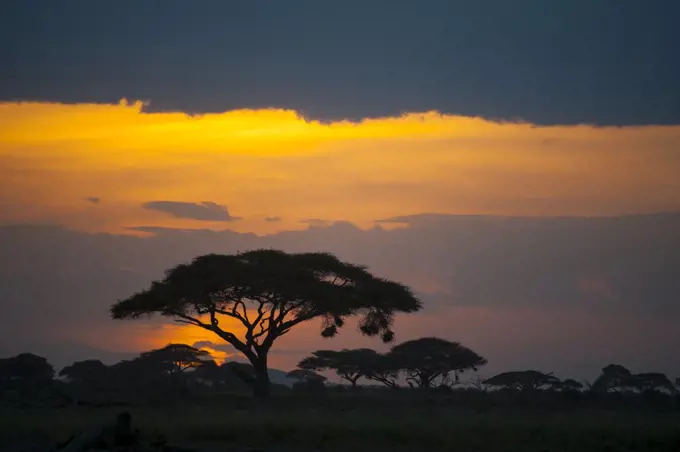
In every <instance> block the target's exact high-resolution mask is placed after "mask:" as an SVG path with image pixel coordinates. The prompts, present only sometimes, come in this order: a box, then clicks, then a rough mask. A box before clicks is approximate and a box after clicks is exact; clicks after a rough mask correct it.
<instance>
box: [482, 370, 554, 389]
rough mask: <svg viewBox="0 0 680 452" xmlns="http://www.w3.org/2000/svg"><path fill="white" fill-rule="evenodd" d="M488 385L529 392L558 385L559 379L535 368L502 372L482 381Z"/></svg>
mask: <svg viewBox="0 0 680 452" xmlns="http://www.w3.org/2000/svg"><path fill="white" fill-rule="evenodd" d="M484 383H485V384H487V385H489V386H496V387H501V388H506V389H512V390H515V391H521V392H530V391H535V390H538V389H542V388H546V387H554V386H557V387H559V385H560V383H561V382H560V379H559V378H557V377H555V376H554V375H551V374H545V373H543V372H539V371H537V370H519V371H511V372H503V373H500V374H498V375H495V376H493V377H491V378H489V379H487V380H485V381H484Z"/></svg>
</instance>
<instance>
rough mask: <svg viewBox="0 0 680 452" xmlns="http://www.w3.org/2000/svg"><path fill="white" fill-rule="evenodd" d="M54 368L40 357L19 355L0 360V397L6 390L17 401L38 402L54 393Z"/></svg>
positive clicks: (26, 354) (25, 354) (27, 354)
mask: <svg viewBox="0 0 680 452" xmlns="http://www.w3.org/2000/svg"><path fill="white" fill-rule="evenodd" d="M53 378H54V368H53V367H52V365H51V364H50V363H49V362H48V361H47V359H45V358H43V357H42V356H38V355H34V354H32V353H21V354H19V355H17V356H13V357H11V358H3V359H0V395H2V393H4V392H5V391H6V390H8V391H9V393H13V394H15V395H17V396H19V399H21V400H23V401H26V400H34V401H36V400H39V399H41V398H44V397H47V396H49V395H51V394H53V392H54V387H55V385H54V381H53Z"/></svg>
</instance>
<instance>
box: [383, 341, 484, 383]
mask: <svg viewBox="0 0 680 452" xmlns="http://www.w3.org/2000/svg"><path fill="white" fill-rule="evenodd" d="M388 355H389V356H390V358H391V359H392V360H393V361H394V362H395V363H396V364H397V365H398V368H399V369H401V370H402V371H403V372H404V373H405V374H406V381H407V382H409V383H411V384H413V385H416V386H418V387H420V388H431V387H433V385H435V383H436V382H437V381H439V385H444V386H451V385H452V384H454V383H457V382H458V373H460V372H464V371H465V370H467V369H473V370H477V368H478V367H480V366H483V365H484V364H486V359H484V358H483V357H481V356H479V355H478V354H477V353H475V352H473V351H472V350H470V349H469V348H467V347H464V346H463V345H461V344H459V343H458V342H450V341H447V340H445V339H440V338H436V337H423V338H420V339H414V340H411V341H406V342H403V343H401V344H399V345H396V346H394V347H392V350H390V352H389V353H388ZM451 373H453V374H454V375H455V381H453V382H452V381H450V379H449V375H450V374H451Z"/></svg>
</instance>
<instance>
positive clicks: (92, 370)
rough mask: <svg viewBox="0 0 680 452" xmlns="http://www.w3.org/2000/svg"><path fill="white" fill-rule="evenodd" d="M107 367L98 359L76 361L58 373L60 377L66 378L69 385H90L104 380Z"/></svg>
mask: <svg viewBox="0 0 680 452" xmlns="http://www.w3.org/2000/svg"><path fill="white" fill-rule="evenodd" d="M107 370H108V367H107V366H106V364H104V363H103V362H101V361H100V360H98V359H87V360H85V361H76V362H74V363H73V364H71V365H70V366H66V367H64V368H63V369H61V371H60V372H59V376H60V377H66V378H68V380H69V382H70V383H75V384H79V385H87V386H89V385H92V384H93V383H99V382H101V381H103V380H104V379H105V378H106V375H107Z"/></svg>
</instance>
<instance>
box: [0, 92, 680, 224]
mask: <svg viewBox="0 0 680 452" xmlns="http://www.w3.org/2000/svg"><path fill="white" fill-rule="evenodd" d="M678 149H680V127H677V126H672V127H671V126H664V127H661V126H650V127H592V126H588V125H581V126H554V127H535V126H533V125H532V124H526V123H510V122H509V123H502V122H492V121H487V120H484V119H481V118H469V117H460V116H450V115H441V114H438V113H436V112H426V113H413V114H406V115H403V116H400V117H393V118H378V119H370V120H365V121H362V122H360V123H351V122H347V121H343V122H337V123H331V124H322V123H319V122H314V121H311V122H310V121H305V120H304V119H302V118H301V117H300V116H299V115H298V114H296V113H295V112H293V111H287V110H275V109H268V110H238V111H230V112H225V113H220V114H206V115H203V116H197V117H190V116H187V115H185V114H181V113H143V112H142V104H141V103H140V102H135V103H127V102H121V103H120V104H118V105H94V104H82V105H60V104H49V103H4V104H0V193H2V194H1V195H0V221H2V222H50V223H59V224H64V225H67V226H70V227H73V228H77V229H82V230H88V231H109V232H121V231H125V230H126V228H129V227H135V226H166V227H183V228H188V227H207V228H223V227H224V225H223V224H221V223H219V222H214V223H211V222H200V224H199V223H197V222H196V221H193V220H191V219H181V218H172V217H169V216H167V215H163V214H162V213H160V212H153V211H149V210H145V209H143V208H142V205H143V204H144V203H146V202H150V201H157V200H166V201H175V202H186V203H201V202H205V201H208V202H214V203H218V204H221V205H225V206H228V208H229V211H230V212H232V213H233V215H235V216H239V217H242V218H243V219H242V220H241V221H238V222H235V223H233V224H229V227H230V228H231V229H234V230H237V231H249V232H257V233H268V232H273V231H276V230H281V229H297V228H303V227H306V225H305V224H303V223H300V222H299V221H300V220H302V219H305V218H321V219H326V220H339V219H343V220H349V221H352V222H355V223H356V224H359V225H362V226H370V225H372V224H373V223H372V222H373V220H375V219H378V218H386V217H391V216H396V215H408V214H415V213H421V212H440V213H487V214H502V215H601V214H617V213H629V212H649V211H659V210H676V209H678V208H679V207H680V185H679V184H680V183H679V182H678V181H680V155H678ZM86 197H96V198H99V199H100V202H99V203H98V204H94V203H90V202H86V201H84V199H85V198H86ZM273 216H275V217H281V218H282V220H281V221H278V222H271V221H266V219H267V218H269V217H273Z"/></svg>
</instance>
